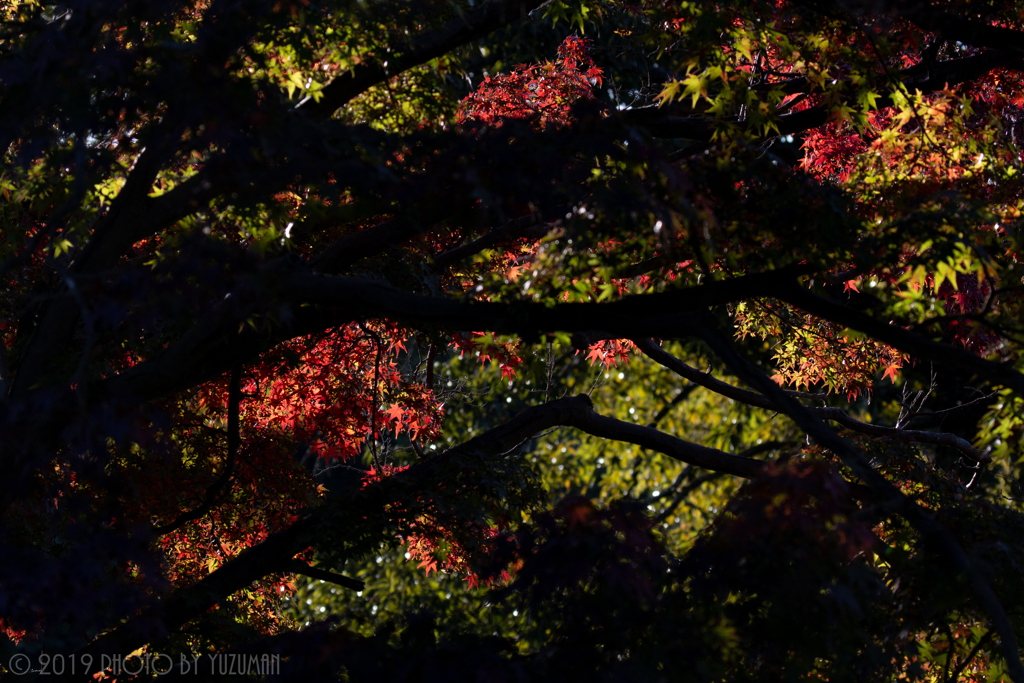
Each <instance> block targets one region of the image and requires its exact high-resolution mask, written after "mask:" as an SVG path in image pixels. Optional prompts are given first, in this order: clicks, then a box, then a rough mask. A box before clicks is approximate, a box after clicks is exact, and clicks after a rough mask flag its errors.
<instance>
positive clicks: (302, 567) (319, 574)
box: [285, 560, 366, 591]
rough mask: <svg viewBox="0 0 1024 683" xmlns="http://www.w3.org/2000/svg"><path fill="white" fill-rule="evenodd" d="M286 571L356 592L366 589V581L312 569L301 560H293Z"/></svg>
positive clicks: (286, 566)
mask: <svg viewBox="0 0 1024 683" xmlns="http://www.w3.org/2000/svg"><path fill="white" fill-rule="evenodd" d="M285 571H287V572H289V573H292V574H301V575H303V576H308V577H309V578H311V579H319V580H321V581H327V582H328V583H334V584H337V585H339V586H343V587H345V588H349V589H351V590H354V591H361V590H363V588H365V587H366V582H364V581H360V580H359V579H352V578H349V577H347V576H345V575H344V574H335V573H334V572H329V571H327V570H325V569H320V568H318V567H311V566H309V565H308V564H306V563H305V562H303V561H301V560H292V561H291V562H289V563H288V564H286V565H285Z"/></svg>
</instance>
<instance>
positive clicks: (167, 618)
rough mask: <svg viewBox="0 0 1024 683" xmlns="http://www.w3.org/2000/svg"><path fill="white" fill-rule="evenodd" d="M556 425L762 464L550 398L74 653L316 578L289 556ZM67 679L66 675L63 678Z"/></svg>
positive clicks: (331, 509)
mask: <svg viewBox="0 0 1024 683" xmlns="http://www.w3.org/2000/svg"><path fill="white" fill-rule="evenodd" d="M557 426H566V427H575V428H577V429H580V430H582V431H585V432H587V433H588V434H592V435H594V436H598V437H601V438H611V439H618V440H622V441H626V442H629V443H633V444H636V445H639V446H642V447H645V448H649V449H651V450H655V451H657V452H660V453H664V454H665V455H668V456H669V457H672V458H676V459H678V460H680V461H682V462H687V463H691V464H694V465H697V466H699V467H703V468H706V469H711V470H713V471H716V472H722V473H725V474H733V475H735V476H740V477H746V478H751V477H756V476H758V475H759V474H760V473H761V472H762V470H763V468H764V463H763V462H760V461H758V460H752V459H749V458H741V457H738V456H735V455H730V454H728V453H725V452H723V451H718V450H715V449H713V448H707V447H704V446H700V445H698V444H693V443H690V442H687V441H683V440H682V439H677V438H675V437H672V436H669V435H667V434H662V433H661V432H658V431H657V430H654V429H651V428H649V427H643V426H640V425H635V424H630V423H627V422H622V421H620V420H616V419H614V418H610V417H604V416H602V415H599V414H597V413H596V412H594V410H593V404H592V403H591V401H590V398H589V397H587V396H585V395H580V396H575V397H572V398H565V399H560V400H557V401H552V402H550V403H546V404H543V405H540V406H535V407H533V408H529V409H527V410H525V411H523V412H522V413H520V414H519V415H517V416H516V417H514V418H512V419H511V420H510V421H509V422H507V423H505V424H504V425H501V426H499V427H495V428H493V429H491V430H488V431H487V432H485V433H483V434H481V435H479V436H477V437H475V438H473V439H471V440H470V441H467V442H466V443H464V444H462V445H459V446H456V447H454V448H452V449H450V450H448V451H446V452H445V453H442V454H440V455H438V456H435V457H433V458H430V459H429V460H426V461H424V462H420V463H416V464H414V465H412V466H411V467H409V469H407V470H405V471H403V472H400V473H398V474H395V475H392V476H390V477H387V478H385V479H383V480H381V481H378V482H375V483H373V484H370V485H368V486H366V487H363V488H361V489H360V490H358V491H356V492H353V493H350V494H344V495H340V496H338V497H337V498H334V499H332V500H331V501H330V502H329V503H327V504H326V505H324V506H322V507H320V508H317V509H315V510H313V511H312V512H310V513H309V514H308V515H307V516H305V517H304V518H302V519H300V520H299V521H298V522H296V523H295V524H293V525H292V526H291V527H289V528H288V529H285V530H283V531H279V532H277V533H276V534H273V535H272V536H270V537H269V538H268V539H267V540H265V541H263V542H262V543H260V544H259V545H257V546H253V547H252V548H249V549H247V550H244V551H243V552H241V553H239V554H238V555H237V556H236V557H234V558H232V559H231V560H229V561H228V562H226V563H225V564H224V565H222V566H221V567H220V568H218V569H217V570H215V571H214V572H213V573H211V574H209V575H208V576H206V577H205V578H203V579H202V580H201V581H199V582H198V583H196V584H194V585H192V586H189V587H187V588H182V589H179V590H178V591H177V592H175V593H173V594H172V595H170V596H168V597H167V598H164V599H162V600H159V601H157V602H156V603H155V604H154V605H152V606H151V607H150V608H148V609H146V610H144V611H143V612H142V613H140V614H139V615H137V616H135V617H133V618H130V619H129V620H128V621H127V622H125V623H124V624H122V625H121V626H118V627H117V628H115V629H113V630H112V631H109V632H107V633H105V634H104V635H102V636H100V637H99V638H97V639H96V640H94V641H93V642H92V643H90V644H89V645H88V646H87V647H85V648H83V649H82V650H80V651H79V652H78V653H77V654H79V655H86V654H90V655H93V656H94V657H99V656H101V655H103V654H112V653H123V652H131V651H133V650H135V649H136V648H139V647H141V646H142V645H145V644H146V643H148V642H150V641H151V640H153V639H155V638H159V637H163V636H165V635H166V634H168V633H172V632H174V631H176V630H178V629H180V628H181V627H182V626H184V625H185V624H186V623H188V622H189V621H191V620H192V619H195V618H196V617H199V616H200V615H202V614H203V613H204V612H205V611H206V610H208V609H209V608H210V607H212V606H213V605H214V604H216V603H217V602H220V601H222V600H224V599H226V598H227V597H228V596H230V595H231V594H233V593H235V592H236V591H239V590H242V589H243V588H245V587H246V586H248V585H250V584H251V583H253V582H254V581H257V580H259V579H261V578H263V577H264V576H269V575H271V574H275V573H283V572H297V573H304V574H307V575H310V576H314V578H323V577H322V576H319V575H314V574H310V573H309V571H310V569H311V568H305V567H304V568H303V569H302V571H301V572H299V570H298V566H297V565H296V564H295V561H294V560H292V558H293V557H294V556H295V555H296V554H297V553H298V552H300V551H302V550H304V549H305V548H307V547H309V546H311V545H312V546H317V545H330V544H332V543H337V542H340V541H341V539H343V538H344V536H345V534H346V533H348V532H349V531H350V530H351V529H352V528H356V527H359V526H364V525H365V524H366V520H367V519H370V518H373V517H374V516H379V515H380V514H381V513H382V511H384V510H385V508H387V506H388V505H390V504H391V503H393V501H395V500H414V499H415V494H417V493H421V492H423V491H426V490H430V489H431V488H433V487H436V486H440V485H443V484H444V483H445V482H446V481H449V480H450V467H451V466H452V465H456V466H459V459H460V458H464V457H467V456H470V457H480V458H482V459H484V460H485V461H486V460H487V459H495V458H504V457H508V455H509V454H510V453H512V452H513V451H515V449H517V448H518V447H520V446H522V445H523V444H524V443H525V442H526V441H528V440H529V439H530V438H531V437H533V436H534V435H536V434H538V433H540V432H542V431H545V430H547V429H551V428H552V427H557ZM380 533H381V534H382V535H383V534H386V533H387V529H385V528H382V529H380ZM314 571H316V570H314ZM325 574H326V572H325ZM331 577H332V578H330V579H327V578H324V580H325V581H327V580H330V581H335V582H337V580H338V579H346V580H347V581H349V582H351V585H350V587H355V583H356V582H355V580H353V579H347V577H340V576H338V575H334V574H331ZM342 585H346V584H342ZM357 590H359V589H358V588H357ZM71 678H72V677H70V676H69V677H68V678H67V679H63V680H71ZM59 680H60V679H59Z"/></svg>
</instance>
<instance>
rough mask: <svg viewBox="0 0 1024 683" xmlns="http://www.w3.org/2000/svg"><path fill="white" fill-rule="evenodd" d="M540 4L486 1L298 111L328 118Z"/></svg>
mask: <svg viewBox="0 0 1024 683" xmlns="http://www.w3.org/2000/svg"><path fill="white" fill-rule="evenodd" d="M542 2H543V0H489V2H485V3H484V4H483V5H481V6H480V7H477V8H475V9H471V10H468V11H465V12H463V13H462V16H459V17H457V18H455V19H452V20H451V21H449V22H448V23H446V24H445V25H444V26H442V27H441V28H438V29H435V30H432V31H426V32H424V33H421V34H419V35H418V36H416V37H415V38H413V39H412V41H411V43H410V45H409V47H408V49H407V50H406V51H404V52H397V51H396V53H393V54H390V55H388V59H387V61H386V62H383V63H378V64H371V65H366V66H359V67H356V68H353V69H352V70H351V71H349V72H347V73H345V74H344V75H342V76H339V77H337V78H335V79H334V80H333V81H331V82H330V83H328V84H327V85H326V86H325V87H324V89H323V90H322V91H321V92H322V93H323V97H322V98H321V99H320V101H319V102H316V103H313V102H309V103H307V104H305V105H304V106H302V107H301V110H302V111H304V112H306V113H307V114H308V115H310V116H312V117H316V118H328V117H329V116H331V114H333V113H334V112H335V111H337V110H338V109H339V108H341V107H343V106H344V105H345V104H346V103H348V101H349V100H351V99H352V98H354V97H356V96H357V95H359V94H361V93H363V92H366V91H367V90H369V89H370V88H372V87H373V86H375V85H377V84H378V83H382V82H384V81H385V80H387V79H388V78H390V77H391V76H396V75H398V74H400V73H401V72H403V71H405V70H406V69H410V68H412V67H414V66H418V65H420V64H423V63H424V62H427V61H430V60H431V59H434V58H435V57H440V56H441V55H443V54H445V53H446V52H449V51H451V50H454V49H455V48H457V47H459V46H460V45H465V44H466V43H469V42H472V41H474V40H477V39H478V38H482V37H484V36H486V35H487V34H488V33H490V32H491V31H495V30H497V29H499V28H501V27H502V26H505V25H507V24H511V23H512V22H514V21H516V20H518V19H520V18H524V17H526V15H527V14H528V13H529V12H530V11H531V10H533V9H536V8H537V7H539V6H540V5H541V4H542Z"/></svg>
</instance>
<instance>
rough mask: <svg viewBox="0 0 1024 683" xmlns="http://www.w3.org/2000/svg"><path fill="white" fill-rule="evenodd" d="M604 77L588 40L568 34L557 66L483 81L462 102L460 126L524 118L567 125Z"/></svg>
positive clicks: (518, 70)
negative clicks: (477, 122)
mask: <svg viewBox="0 0 1024 683" xmlns="http://www.w3.org/2000/svg"><path fill="white" fill-rule="evenodd" d="M602 73H603V72H602V70H601V69H600V68H598V67H597V65H595V64H594V61H593V60H592V59H591V58H590V55H589V54H588V50H587V42H586V41H585V40H584V39H582V38H578V37H576V36H570V37H568V38H566V39H565V41H564V42H563V43H562V45H561V46H560V47H559V48H558V57H557V59H556V61H554V62H548V63H547V64H531V65H526V64H524V65H520V66H518V67H516V68H515V69H514V70H513V71H512V73H510V74H508V75H506V76H501V75H498V76H494V77H490V76H488V77H487V78H485V79H484V81H483V83H481V84H480V86H479V87H478V88H477V89H476V90H475V91H474V92H472V93H471V94H470V95H468V96H467V97H466V98H465V99H464V100H462V103H461V105H460V108H459V122H468V121H479V122H481V123H491V124H493V123H500V122H501V121H502V120H503V119H520V120H525V121H531V122H533V123H534V124H535V125H537V126H540V127H543V126H547V125H549V124H550V125H566V124H568V123H569V122H570V120H571V114H572V109H573V105H575V104H576V103H577V102H578V101H580V100H587V99H592V98H593V88H594V87H595V86H599V85H601V74H602Z"/></svg>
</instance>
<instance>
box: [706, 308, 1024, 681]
mask: <svg viewBox="0 0 1024 683" xmlns="http://www.w3.org/2000/svg"><path fill="white" fill-rule="evenodd" d="M698 333H699V334H700V336H701V337H702V338H703V339H704V341H705V343H706V344H707V345H708V346H709V347H710V348H711V349H712V350H713V351H714V352H715V354H716V355H718V356H719V357H720V358H721V359H722V360H723V361H724V362H725V364H726V365H727V366H728V367H729V368H731V369H732V371H733V372H734V373H736V375H737V376H738V377H739V378H740V379H742V380H743V381H745V382H747V383H748V384H750V385H751V386H753V387H754V388H756V389H759V390H760V391H761V392H763V393H764V394H765V395H766V396H767V397H768V398H769V399H770V400H771V401H772V402H773V403H774V404H776V405H778V406H779V407H780V408H782V411H783V412H784V413H785V414H786V415H788V416H789V417H790V418H791V419H792V420H793V421H794V422H796V423H797V425H798V426H799V427H800V428H801V429H803V430H804V432H806V433H807V434H808V435H809V436H810V437H811V438H812V439H814V440H815V441H816V442H818V444H819V445H820V446H822V447H824V448H827V449H828V450H830V451H832V452H833V453H835V454H836V456H838V457H839V459H840V460H842V461H843V463H844V464H845V465H846V466H847V467H849V468H850V469H851V470H852V471H853V473H854V474H855V475H856V476H857V477H859V478H860V479H861V480H862V481H863V482H864V483H865V484H867V487H868V488H869V489H870V490H871V491H872V492H873V493H874V494H875V496H877V497H878V498H879V499H881V501H882V502H883V505H884V506H885V507H886V508H888V509H889V510H890V511H891V512H893V513H895V514H898V515H900V516H902V517H903V518H904V519H906V520H907V521H908V522H910V524H911V526H913V527H914V528H915V529H917V531H918V532H919V533H920V534H921V536H922V537H923V539H924V540H925V541H926V542H929V543H932V544H934V547H936V548H937V549H938V550H939V551H940V552H941V553H942V554H943V555H944V556H945V557H946V559H947V560H949V561H950V563H951V564H952V566H953V568H954V569H955V570H956V571H957V572H960V573H962V574H964V575H966V576H967V577H969V578H970V580H971V585H972V588H973V589H974V595H975V598H977V600H978V603H979V604H980V605H981V607H982V609H983V610H984V611H985V612H986V613H987V614H988V617H989V619H990V620H991V622H992V625H993V628H994V629H995V631H996V632H997V633H998V634H999V638H1000V640H1001V641H1002V651H1003V657H1004V658H1005V659H1006V665H1007V668H1008V669H1009V672H1010V677H1011V678H1012V679H1013V680H1014V681H1015V683H1024V665H1022V663H1021V660H1020V650H1019V647H1018V645H1017V636H1016V634H1015V633H1014V631H1013V625H1012V624H1011V623H1010V618H1009V616H1008V615H1007V614H1006V610H1005V609H1003V606H1002V604H1001V603H1000V602H999V598H998V597H997V596H996V594H995V592H994V591H993V590H992V587H991V586H990V585H989V583H988V580H987V579H986V578H985V575H984V573H983V572H982V571H981V570H980V569H979V568H977V567H975V566H974V564H973V563H972V562H971V560H970V558H969V557H967V554H966V553H965V552H964V550H963V548H961V547H960V544H959V543H958V542H957V541H956V539H955V538H954V537H953V535H952V534H950V533H949V532H948V531H947V530H946V529H945V528H943V527H942V525H940V524H939V523H938V522H936V521H935V519H934V518H933V517H932V516H931V515H930V514H928V513H927V512H926V511H925V510H924V509H923V508H922V507H921V506H919V505H918V504H917V503H916V502H915V501H913V500H911V499H910V498H908V497H907V496H906V495H904V494H903V492H902V491H900V490H899V489H898V488H896V487H895V486H894V485H893V484H892V483H890V482H889V480H888V479H886V478H885V477H883V476H882V475H881V474H879V473H878V472H877V471H875V470H874V469H873V468H872V467H871V465H870V463H868V461H867V459H866V458H865V457H864V455H863V454H862V453H861V452H860V451H858V450H857V449H856V448H854V447H853V446H852V445H851V444H850V443H849V442H848V441H846V440H845V439H843V438H841V437H839V436H838V435H837V434H836V433H835V432H834V431H832V430H831V429H830V428H829V427H828V426H826V425H825V424H824V423H823V422H821V421H820V420H819V419H818V418H817V417H816V416H815V415H814V414H813V413H812V412H811V411H809V410H807V409H806V408H805V407H804V406H802V405H800V404H799V403H798V402H797V401H796V400H795V399H794V398H792V397H790V396H788V395H786V392H784V391H783V390H782V389H781V388H780V387H779V385H777V384H776V383H775V382H774V381H773V380H772V379H770V378H769V377H768V376H767V375H765V374H764V373H763V372H761V370H759V369H758V368H757V366H755V365H753V364H752V363H750V362H749V361H747V360H746V359H744V358H743V357H741V356H740V355H739V354H738V353H737V352H736V350H735V349H734V348H733V346H732V344H731V343H730V342H729V341H728V340H727V339H726V338H725V337H723V336H722V335H721V334H720V333H718V331H717V330H715V328H714V327H713V321H712V320H711V319H710V316H708V317H707V318H705V321H704V323H703V324H702V325H701V326H700V327H699V328H698Z"/></svg>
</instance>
